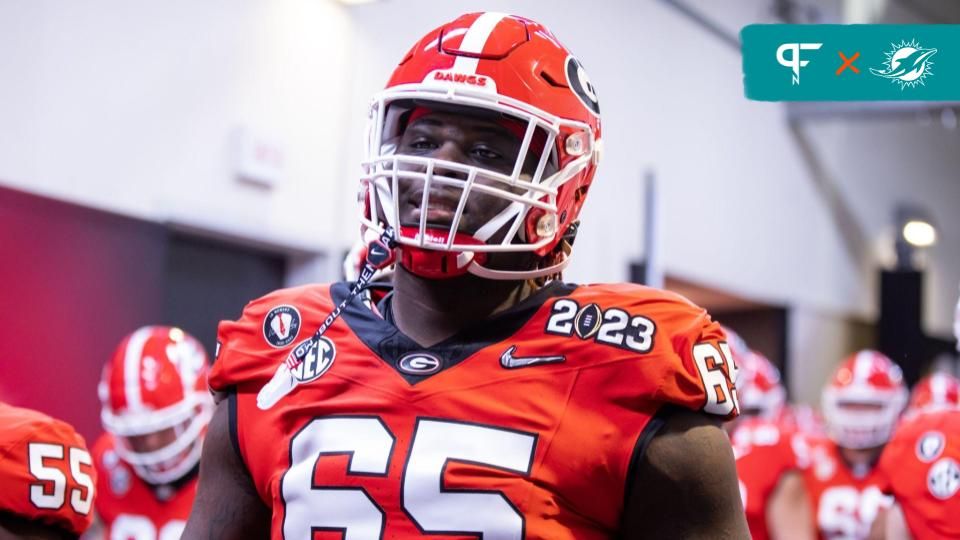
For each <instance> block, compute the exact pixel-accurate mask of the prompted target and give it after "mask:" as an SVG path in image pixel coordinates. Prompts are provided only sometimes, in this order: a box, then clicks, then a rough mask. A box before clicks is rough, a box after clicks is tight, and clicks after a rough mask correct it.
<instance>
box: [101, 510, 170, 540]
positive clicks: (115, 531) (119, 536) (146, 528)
mask: <svg viewBox="0 0 960 540" xmlns="http://www.w3.org/2000/svg"><path fill="white" fill-rule="evenodd" d="M186 526H187V522H186V521H183V520H179V519H172V520H170V521H168V522H167V523H166V525H164V526H163V527H162V528H161V529H160V534H159V535H158V534H157V528H156V527H154V526H153V522H152V521H150V520H149V519H148V518H146V517H144V516H137V515H132V514H120V515H119V516H117V519H115V520H113V523H112V524H111V525H110V540H179V539H180V536H182V535H183V529H184V528H185V527H186Z"/></svg>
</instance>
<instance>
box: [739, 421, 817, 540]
mask: <svg viewBox="0 0 960 540" xmlns="http://www.w3.org/2000/svg"><path fill="white" fill-rule="evenodd" d="M730 439H731V442H732V443H733V455H734V457H736V459H737V477H738V478H739V479H740V497H741V498H742V499H743V508H744V511H745V512H746V514H747V524H748V525H749V526H750V535H751V536H752V537H753V539H754V540H766V539H767V538H770V533H769V531H768V530H767V503H768V501H769V499H770V496H771V495H772V494H773V492H774V490H775V489H776V487H777V484H778V483H779V482H780V479H781V477H782V476H783V475H784V474H785V473H787V472H789V471H792V470H800V469H802V468H804V467H806V466H807V464H808V463H807V462H808V460H809V450H808V448H807V441H806V438H805V437H804V435H803V434H802V433H798V432H796V431H792V430H790V429H786V428H784V427H783V426H781V425H778V424H777V423H776V422H774V421H771V420H767V419H764V418H749V419H744V420H741V421H740V423H739V424H738V425H737V427H736V429H735V430H734V432H733V434H732V435H731V437H730Z"/></svg>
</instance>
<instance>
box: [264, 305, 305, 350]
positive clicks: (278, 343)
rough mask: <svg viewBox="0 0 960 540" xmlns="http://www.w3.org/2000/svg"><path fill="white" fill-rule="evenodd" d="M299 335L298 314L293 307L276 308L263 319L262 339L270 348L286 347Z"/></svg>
mask: <svg viewBox="0 0 960 540" xmlns="http://www.w3.org/2000/svg"><path fill="white" fill-rule="evenodd" d="M299 334H300V312H299V311H297V308H295V307H293V306H288V305H283V306H277V307H275V308H273V309H271V310H270V311H269V312H268V313H267V316H266V317H264V318H263V338H264V339H265V340H267V343H269V344H270V346H271V347H277V348H281V347H286V346H287V345H290V344H291V343H293V341H294V340H295V339H297V335H299Z"/></svg>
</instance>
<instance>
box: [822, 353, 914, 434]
mask: <svg viewBox="0 0 960 540" xmlns="http://www.w3.org/2000/svg"><path fill="white" fill-rule="evenodd" d="M906 403H907V387H906V386H905V385H904V383H903V374H902V372H901V371H900V367H899V366H897V365H896V364H895V363H893V361H892V360H890V359H889V358H887V357H886V356H884V355H883V354H881V353H879V352H876V351H870V350H863V351H860V352H857V353H855V354H853V355H851V356H849V357H848V358H847V359H846V360H844V361H843V363H841V364H840V367H838V368H837V370H836V372H834V374H833V377H832V378H831V379H830V382H829V383H828V384H827V386H826V388H824V390H823V396H822V403H821V405H822V407H823V416H824V420H826V424H827V433H828V435H829V436H830V438H831V439H833V440H834V441H835V442H836V443H837V444H838V445H840V446H842V447H844V448H853V449H863V448H873V447H876V446H881V445H883V444H886V442H887V441H888V440H890V435H891V434H892V433H893V428H894V426H895V425H896V423H897V419H898V418H899V416H900V413H901V412H902V411H903V407H904V405H906Z"/></svg>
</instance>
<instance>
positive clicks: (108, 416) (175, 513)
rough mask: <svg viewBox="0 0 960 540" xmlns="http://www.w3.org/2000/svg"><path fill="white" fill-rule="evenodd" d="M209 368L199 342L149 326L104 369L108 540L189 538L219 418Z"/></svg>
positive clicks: (97, 451)
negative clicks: (206, 444)
mask: <svg viewBox="0 0 960 540" xmlns="http://www.w3.org/2000/svg"><path fill="white" fill-rule="evenodd" d="M207 364H208V361H207V355H206V353H205V352H204V351H203V347H202V346H201V345H200V343H199V342H197V340H196V339H194V338H193V337H192V336H190V335H188V334H186V333H185V332H183V331H182V330H180V329H179V328H172V327H169V326H146V327H143V328H140V329H138V330H136V331H135V332H133V333H131V334H130V335H128V336H127V337H125V338H124V339H123V341H121V342H120V344H119V345H118V346H117V349H116V351H115V352H114V354H113V356H112V358H111V359H110V361H109V362H108V363H107V364H106V366H104V370H103V376H102V379H101V382H100V389H99V391H100V399H101V402H102V409H101V420H102V422H103V427H104V429H105V430H106V433H105V434H104V435H102V436H101V437H100V438H99V439H98V440H97V443H96V444H95V445H94V449H93V451H94V463H95V465H96V467H97V471H98V473H99V483H98V497H97V501H96V512H97V517H98V518H99V520H100V522H101V523H102V525H103V527H104V529H105V530H104V533H105V534H104V536H105V537H106V538H108V539H124V540H173V539H176V538H179V537H180V534H181V533H182V532H183V528H184V525H185V524H186V522H187V517H188V516H189V515H190V508H191V507H192V505H193V499H194V497H195V496H196V491H197V465H198V463H199V460H200V450H201V447H202V446H201V445H202V441H203V437H204V434H205V432H206V429H207V425H208V424H209V421H210V416H211V414H212V413H213V399H212V397H211V396H210V393H209V390H208V388H207V377H206V374H207V370H208V367H207Z"/></svg>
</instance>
